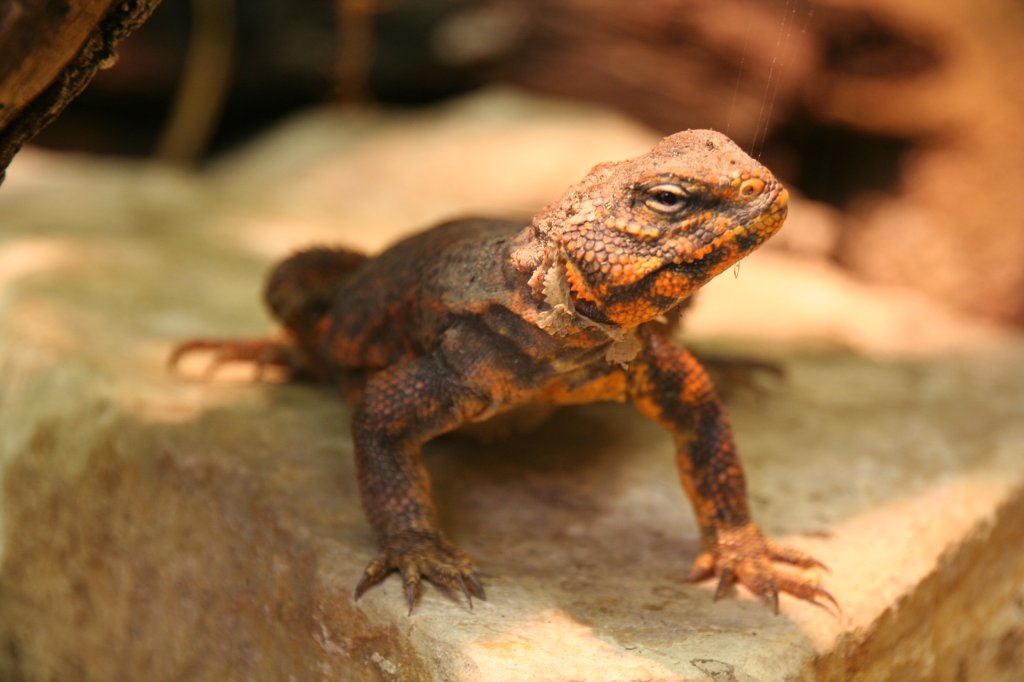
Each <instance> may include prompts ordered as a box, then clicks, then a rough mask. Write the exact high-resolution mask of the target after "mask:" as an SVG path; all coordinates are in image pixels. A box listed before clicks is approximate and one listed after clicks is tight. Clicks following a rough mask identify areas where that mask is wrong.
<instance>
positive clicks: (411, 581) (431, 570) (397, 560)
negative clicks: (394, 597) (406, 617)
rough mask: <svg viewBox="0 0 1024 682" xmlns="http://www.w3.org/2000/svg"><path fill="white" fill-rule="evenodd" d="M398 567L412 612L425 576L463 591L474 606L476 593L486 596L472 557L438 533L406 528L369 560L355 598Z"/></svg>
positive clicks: (406, 599)
mask: <svg viewBox="0 0 1024 682" xmlns="http://www.w3.org/2000/svg"><path fill="white" fill-rule="evenodd" d="M395 571H397V572H398V573H399V574H400V575H401V576H402V583H403V585H404V589H405V601H406V602H407V603H408V604H409V613H410V614H412V610H413V607H414V606H415V605H416V602H417V601H418V600H419V597H420V580H421V578H425V579H427V580H428V581H430V582H432V583H434V584H435V585H437V586H438V587H440V588H441V589H442V590H444V591H446V592H448V593H454V592H461V593H462V594H463V595H465V597H466V601H467V602H468V604H469V607H470V608H473V597H478V598H480V599H486V598H487V597H486V595H485V594H484V588H483V586H482V585H480V580H479V579H478V578H477V576H476V568H474V566H473V562H472V561H471V560H470V558H469V557H468V556H467V555H466V554H465V553H463V552H462V550H460V549H458V548H456V547H455V546H454V545H452V544H451V543H449V542H448V541H447V540H445V539H444V538H443V537H441V535H440V534H439V533H431V532H428V531H416V530H407V531H402V532H400V533H397V534H396V535H394V536H392V537H390V538H388V540H387V541H386V543H385V547H384V549H383V550H382V551H381V553H380V554H379V555H378V556H377V558H376V559H374V560H373V561H371V562H370V564H369V565H368V566H367V567H366V571H365V572H364V573H363V577H362V578H361V579H360V580H359V584H358V585H356V592H355V598H356V599H359V597H361V596H363V593H365V592H366V591H367V590H368V589H370V588H371V587H374V586H376V585H379V584H380V583H381V582H383V581H384V579H385V578H387V577H388V576H389V575H391V574H392V573H394V572H395Z"/></svg>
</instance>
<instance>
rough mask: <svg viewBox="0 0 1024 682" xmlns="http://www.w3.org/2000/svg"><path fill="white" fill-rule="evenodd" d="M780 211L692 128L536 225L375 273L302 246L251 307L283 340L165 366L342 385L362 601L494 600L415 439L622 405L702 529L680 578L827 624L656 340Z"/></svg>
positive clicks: (452, 225) (480, 230) (430, 235)
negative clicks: (810, 614) (440, 508)
mask: <svg viewBox="0 0 1024 682" xmlns="http://www.w3.org/2000/svg"><path fill="white" fill-rule="evenodd" d="M788 197H789V195H788V192H787V190H786V189H785V188H784V187H783V186H782V184H781V183H780V182H779V181H778V180H777V179H776V178H775V177H774V176H773V175H772V173H771V172H770V171H769V170H768V169H767V168H765V167H764V166H763V165H761V164H760V163H759V162H757V161H755V160H754V159H752V158H751V157H750V156H748V155H747V154H746V153H744V152H743V151H742V150H741V149H740V148H739V147H738V146H737V145H736V144H735V143H734V142H732V140H730V139H729V138H728V137H726V136H724V135H722V134H721V133H718V132H715V131H712V130H688V131H683V132H680V133H676V134H674V135H671V136H669V137H666V138H664V139H663V140H662V141H661V142H659V143H658V144H657V145H656V146H654V147H653V149H651V150H650V151H649V152H648V153H646V154H643V155H641V156H637V157H635V158H632V159H628V160H625V161H620V162H613V163H603V164H599V165H597V166H595V167H594V168H593V169H592V170H591V171H590V172H589V173H588V174H587V175H586V176H585V177H584V178H583V179H582V181H580V182H579V183H578V184H575V185H573V186H571V187H570V188H569V189H568V190H567V191H566V192H565V194H564V196H562V198H561V199H560V200H558V201H556V202H554V203H552V204H550V205H548V206H547V207H546V208H544V209H543V210H541V211H540V212H539V213H538V214H537V215H536V216H534V217H533V219H532V221H529V222H527V221H525V220H523V221H514V220H497V219H487V218H465V219H460V220H454V221H450V222H447V223H443V224H441V225H438V226H435V227H433V228H431V229H428V230H426V231H423V232H420V233H418V234H415V235H413V236H410V237H407V238H405V239H404V240H401V241H399V242H398V243H396V244H394V245H393V246H391V247H390V248H388V249H386V250H385V251H383V252H382V253H380V254H379V255H377V256H376V257H373V258H371V257H367V256H365V255H363V254H361V253H357V252H355V251H352V250H349V249H345V248H340V247H323V246H318V247H313V248H307V249H305V250H302V251H299V252H297V253H295V254H293V255H291V256H290V257H288V258H286V259H285V260H284V261H282V262H281V263H280V264H278V265H277V266H276V267H275V268H274V269H273V270H272V271H271V273H270V275H269V277H268V278H267V282H266V286H265V291H264V300H265V303H266V305H267V307H268V308H269V310H270V312H271V314H272V315H273V316H274V318H276V320H277V321H278V322H279V323H280V325H281V328H282V330H281V331H282V332H283V333H279V334H278V335H277V336H273V337H267V338H258V339H248V340H247V339H236V340H232V339H193V340H191V341H186V342H184V343H182V344H180V345H179V346H178V347H177V348H176V349H175V350H174V351H173V353H172V355H171V358H170V364H171V366H172V367H177V366H178V364H179V361H180V360H181V358H182V357H183V356H185V355H189V354H193V353H209V354H212V356H211V357H212V359H211V360H210V364H209V365H208V372H211V373H212V371H214V370H215V369H216V367H219V366H220V365H222V364H224V363H227V362H235V361H241V362H251V363H254V365H255V366H256V368H257V375H260V374H261V373H262V371H263V369H264V368H266V367H269V366H277V367H278V368H279V369H281V370H283V371H284V372H285V373H286V374H287V376H290V377H293V378H299V377H307V378H316V379H320V380H325V381H329V382H334V383H335V384H336V385H337V386H339V387H340V389H341V390H342V391H343V392H344V394H345V395H346V397H347V398H348V399H349V400H351V401H352V402H353V403H354V405H355V409H354V412H353V417H352V438H353V441H354V446H355V447H354V450H355V460H356V462H355V464H356V475H357V479H358V488H359V492H360V498H361V502H362V506H363V509H364V511H365V514H366V517H367V519H368V520H369V523H370V525H371V526H372V527H373V529H374V531H375V534H376V537H377V540H378V544H379V554H377V555H376V556H375V557H374V558H373V559H372V560H371V561H370V562H369V564H368V566H367V567H366V569H365V572H364V573H363V575H362V577H361V579H360V580H359V582H358V584H357V585H356V587H355V590H354V595H355V598H356V599H358V598H359V597H360V596H362V595H363V594H364V593H365V592H366V591H367V590H368V589H369V588H371V587H373V586H375V585H377V584H379V583H381V582H382V581H383V580H384V579H385V578H386V577H388V576H389V575H391V574H393V573H396V572H397V573H398V574H399V575H400V577H401V580H402V583H403V591H404V595H405V599H406V601H407V603H408V606H409V610H410V613H411V612H412V610H413V607H414V606H415V604H416V603H417V602H418V601H419V599H420V596H421V591H422V582H423V581H424V580H425V581H428V582H431V583H433V584H435V585H437V586H439V587H441V588H442V589H444V590H445V591H452V590H454V591H455V593H462V594H464V595H465V598H466V599H467V600H468V601H469V604H470V605H472V598H473V597H477V598H485V592H484V588H483V586H482V584H481V582H480V580H479V577H478V574H477V569H476V568H475V565H474V563H473V561H472V559H471V558H470V557H469V556H468V555H467V554H465V553H464V552H463V551H462V550H460V549H459V548H458V547H456V546H455V545H454V544H453V543H452V542H451V541H449V540H448V538H447V537H446V536H445V534H444V532H443V530H442V529H441V528H440V526H439V522H438V516H437V512H436V510H435V506H434V502H433V500H432V497H431V490H430V479H429V474H428V472H427V470H426V468H425V467H424V464H423V462H422V458H421V446H422V445H423V444H424V443H426V442H427V441H429V440H431V439H433V438H436V437H437V436H440V435H441V434H444V433H446V432H449V431H452V430H454V429H456V428H458V427H459V426H461V425H465V424H468V423H472V422H479V421H483V420H486V419H488V418H490V417H493V416H495V415H497V414H499V413H502V412H505V411H508V410H510V409H512V408H514V407H516V406H522V405H530V404H536V403H541V404H553V405H566V404H580V403H590V402H594V401H619V402H626V401H629V402H632V404H633V405H635V406H636V407H637V408H638V409H639V411H640V412H641V413H643V414H644V415H646V416H647V417H649V418H650V419H653V420H654V421H655V422H656V423H658V424H660V425H661V426H663V427H664V428H665V429H667V430H668V431H669V432H670V433H671V435H672V437H673V438H674V441H675V449H676V460H677V464H678V472H679V477H680V480H681V482H682V487H683V489H684V490H685V492H686V494H687V495H688V497H689V500H690V502H691V504H692V506H693V509H694V512H695V514H696V519H697V523H698V525H699V529H700V549H699V552H698V555H697V557H696V559H695V561H694V562H693V564H692V568H691V569H690V571H689V573H688V575H687V576H686V578H687V579H688V580H689V581H701V580H704V579H707V578H715V577H716V578H717V588H716V590H715V598H716V599H717V598H719V597H720V596H721V595H722V594H724V592H725V591H726V590H727V589H728V588H729V587H730V586H731V585H733V584H734V583H739V584H742V585H743V586H745V587H746V588H747V589H748V590H749V591H751V592H752V593H754V594H755V595H758V596H759V597H760V598H762V599H763V600H764V601H766V602H767V603H768V604H769V605H770V606H771V607H772V608H773V609H774V610H775V612H776V613H777V612H778V603H779V593H780V592H785V593H789V594H791V595H794V596H795V597H797V598H800V599H804V600H807V601H810V602H813V603H815V604H817V605H819V606H824V602H823V601H821V600H826V601H828V602H831V603H832V604H833V605H835V606H836V608H838V603H837V602H836V600H835V598H834V597H833V596H832V595H831V594H830V593H829V592H828V591H827V590H826V589H825V588H824V587H822V586H821V584H820V580H819V579H818V571H817V569H819V568H824V565H823V564H822V563H821V562H819V561H818V560H816V559H815V558H813V557H811V556H810V555H808V554H805V553H803V552H801V551H798V550H795V549H792V548H788V547H784V546H782V545H779V544H778V543H776V542H774V541H773V540H770V539H769V538H767V537H766V536H765V535H764V534H763V533H762V532H761V530H760V529H759V527H758V526H757V525H756V524H755V522H754V521H753V520H752V519H751V515H750V509H749V506H748V503H747V494H746V483H745V479H744V473H743V468H742V465H741V463H740V460H739V458H738V455H737V452H736V446H735V442H734V438H733V435H732V432H731V427H730V423H729V420H728V417H727V416H726V414H725V412H724V409H723V406H722V403H721V401H720V399H719V398H718V396H717V395H716V392H715V389H714V387H713V386H712V384H711V381H710V379H709V377H708V374H707V372H706V371H705V369H704V368H703V367H702V365H701V363H700V362H699V361H698V360H697V358H696V357H695V356H694V355H693V354H691V353H690V352H689V351H687V350H685V349H684V348H682V347H679V346H677V345H675V344H674V343H672V341H671V339H670V336H671V334H669V333H666V329H667V328H669V329H670V325H668V324H666V320H667V319H669V318H671V317H673V316H674V314H675V313H677V312H678V310H679V309H680V308H681V307H683V306H684V305H685V304H686V302H687V301H688V300H689V298H690V297H691V296H692V295H693V294H694V292H696V291H697V290H698V289H699V288H700V287H701V286H702V285H703V284H705V283H706V282H707V281H709V280H710V279H711V278H712V277H714V276H715V275H717V274H719V273H720V272H722V271H724V270H726V269H727V268H729V267H731V266H733V265H734V264H735V263H737V262H738V261H739V260H740V259H741V258H743V257H744V256H746V255H747V254H749V253H750V252H751V251H753V250H754V249H756V248H757V247H758V246H760V245H761V244H762V243H763V242H764V241H765V240H767V239H768V238H769V237H770V236H772V235H773V234H774V233H775V232H776V231H778V229H779V228H780V227H781V226H782V224H783V221H784V220H785V218H786V214H787V209H788V201H789V199H788ZM524 223H525V224H524ZM779 564H781V565H789V568H788V569H784V570H780V569H781V568H782V566H780V565H779Z"/></svg>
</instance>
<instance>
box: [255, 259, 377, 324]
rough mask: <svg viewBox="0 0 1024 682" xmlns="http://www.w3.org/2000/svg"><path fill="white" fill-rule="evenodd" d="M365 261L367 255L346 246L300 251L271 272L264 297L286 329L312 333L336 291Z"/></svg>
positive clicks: (329, 305)
mask: <svg viewBox="0 0 1024 682" xmlns="http://www.w3.org/2000/svg"><path fill="white" fill-rule="evenodd" d="M365 260H366V256H365V255H363V254H361V253H358V252H356V251H349V250H348V249H342V248H326V247H314V248H311V249H306V250H303V251H299V252H298V253H296V254H294V255H292V256H291V257H289V258H287V259H285V260H284V261H282V262H281V263H280V264H278V265H277V267H275V268H274V269H273V270H272V271H271V273H270V276H269V277H268V278H267V284H266V287H265V288H264V290H263V300H264V301H265V302H266V304H267V307H268V308H269V309H270V312H271V313H272V314H273V315H274V317H275V318H277V320H278V321H280V322H281V324H283V325H284V326H285V327H286V328H288V329H290V330H292V331H294V332H297V333H299V334H300V335H302V334H304V333H307V332H311V331H312V330H313V328H314V327H315V326H316V324H317V322H318V321H319V320H320V318H322V317H323V316H324V315H325V314H326V313H327V312H328V311H329V310H330V307H331V303H332V302H333V300H334V295H335V293H337V291H338V289H339V288H340V287H341V285H342V284H344V283H345V280H347V279H348V278H349V276H351V274H352V272H353V271H354V270H355V269H356V268H357V267H358V266H359V265H360V264H361V263H362V262H363V261H365Z"/></svg>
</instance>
